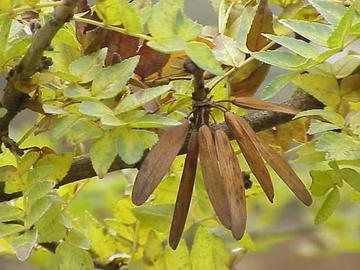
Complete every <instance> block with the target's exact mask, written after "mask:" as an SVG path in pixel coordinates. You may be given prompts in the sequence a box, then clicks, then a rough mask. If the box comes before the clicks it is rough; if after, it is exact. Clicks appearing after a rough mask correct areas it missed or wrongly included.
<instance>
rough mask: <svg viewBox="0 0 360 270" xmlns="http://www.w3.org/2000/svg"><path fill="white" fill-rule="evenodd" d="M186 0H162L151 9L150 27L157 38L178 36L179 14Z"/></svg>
mask: <svg viewBox="0 0 360 270" xmlns="http://www.w3.org/2000/svg"><path fill="white" fill-rule="evenodd" d="M183 6H184V0H160V1H159V2H157V3H156V4H155V5H154V6H153V8H152V11H151V16H150V18H149V21H148V25H147V26H148V29H149V31H150V33H151V35H152V36H153V37H155V38H164V37H171V36H176V21H177V14H178V12H179V11H180V10H182V8H183Z"/></svg>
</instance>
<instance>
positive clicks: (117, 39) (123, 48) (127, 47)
mask: <svg viewBox="0 0 360 270" xmlns="http://www.w3.org/2000/svg"><path fill="white" fill-rule="evenodd" d="M106 31H107V32H106V41H105V43H106V46H107V47H108V52H107V55H106V60H105V65H106V66H109V65H111V64H112V59H113V55H114V53H117V54H118V55H119V56H120V57H121V59H122V60H124V59H127V58H129V57H132V56H135V55H136V54H137V52H138V50H139V44H140V39H139V38H137V37H132V36H129V35H126V34H123V33H119V32H115V31H110V30H106Z"/></svg>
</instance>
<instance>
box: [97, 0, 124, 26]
mask: <svg viewBox="0 0 360 270" xmlns="http://www.w3.org/2000/svg"><path fill="white" fill-rule="evenodd" d="M121 8H122V7H121V4H120V2H119V1H118V0H96V6H95V11H96V14H97V15H98V16H99V17H100V18H101V19H102V20H103V21H104V22H105V23H106V24H109V25H120V24H121V22H122V21H121V17H120V14H121Z"/></svg>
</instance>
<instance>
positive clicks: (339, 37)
mask: <svg viewBox="0 0 360 270" xmlns="http://www.w3.org/2000/svg"><path fill="white" fill-rule="evenodd" d="M353 14H354V9H353V8H348V9H347V11H346V12H345V13H344V15H343V16H342V18H341V20H340V21H339V22H338V24H337V25H336V26H335V28H334V30H333V31H332V32H331V34H330V36H329V38H328V40H327V45H328V46H329V47H330V48H341V47H343V45H344V39H345V36H346V35H347V34H348V32H349V31H350V28H351V23H352V17H353Z"/></svg>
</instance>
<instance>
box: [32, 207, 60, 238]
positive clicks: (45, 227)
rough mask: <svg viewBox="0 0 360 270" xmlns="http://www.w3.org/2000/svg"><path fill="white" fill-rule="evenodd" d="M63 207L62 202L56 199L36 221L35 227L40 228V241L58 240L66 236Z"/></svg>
mask: <svg viewBox="0 0 360 270" xmlns="http://www.w3.org/2000/svg"><path fill="white" fill-rule="evenodd" d="M61 207H62V204H61V202H60V201H55V202H54V203H53V204H52V205H51V206H50V208H49V210H47V211H46V213H45V214H44V215H43V216H42V217H41V218H40V219H39V220H38V221H37V222H36V223H35V228H36V229H37V230H38V240H37V242H38V243H51V242H56V241H59V240H61V239H63V238H64V237H65V235H66V228H65V226H64V224H63V219H64V217H63V216H62V214H61Z"/></svg>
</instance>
